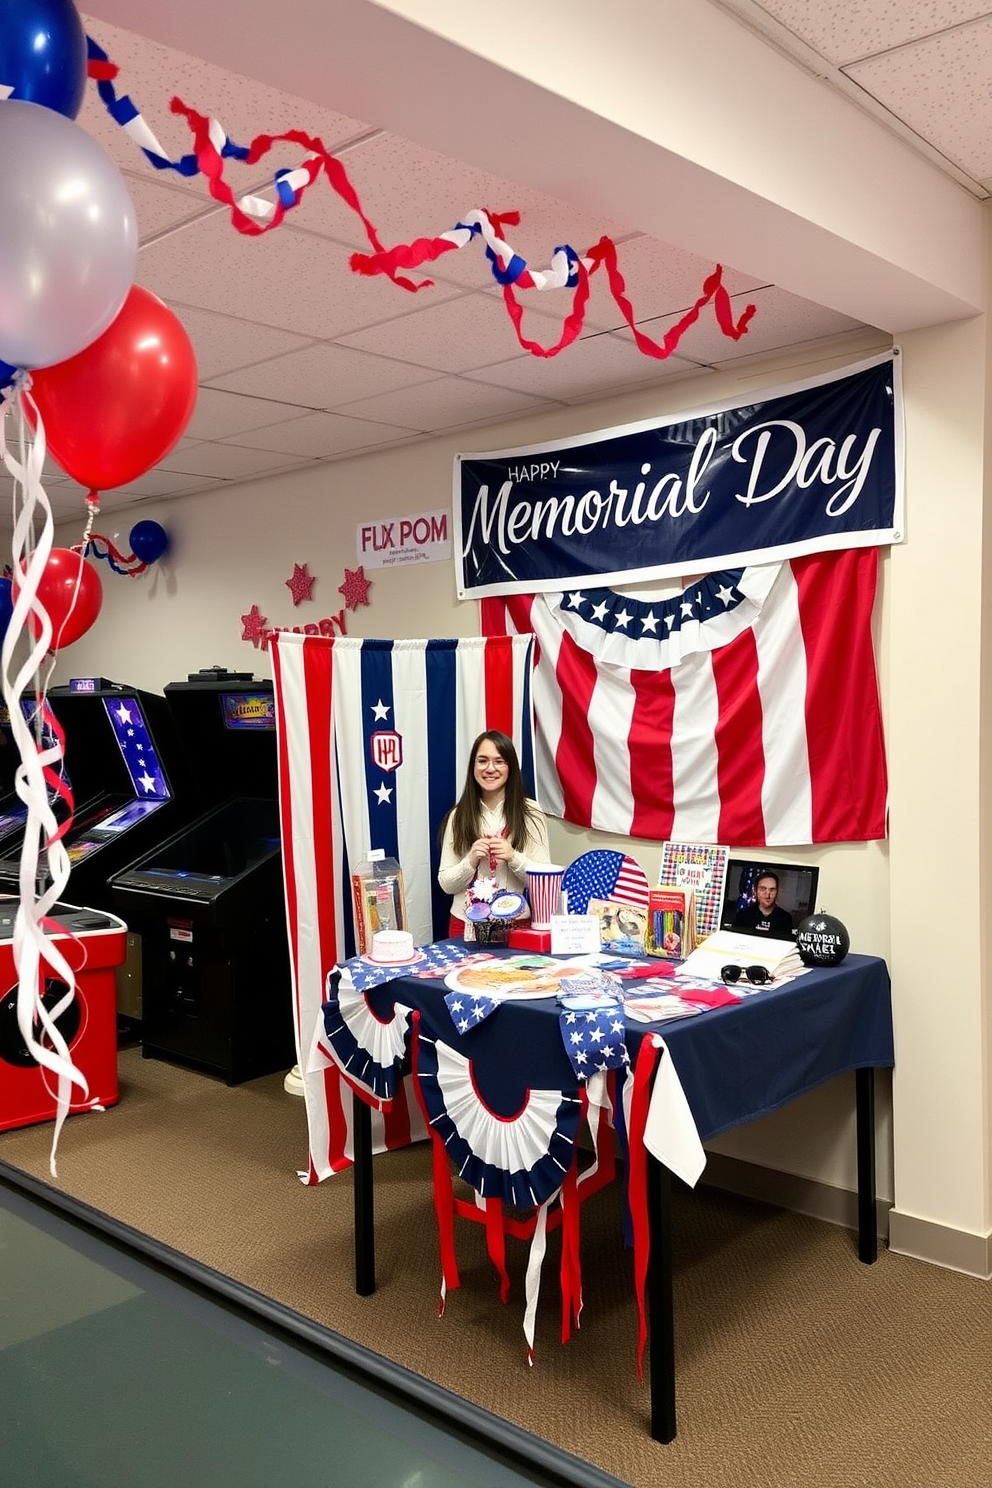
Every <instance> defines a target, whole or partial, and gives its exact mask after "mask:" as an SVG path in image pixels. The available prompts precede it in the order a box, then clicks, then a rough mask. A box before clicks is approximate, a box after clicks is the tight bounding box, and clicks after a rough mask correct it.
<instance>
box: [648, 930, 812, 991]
mask: <svg viewBox="0 0 992 1488" xmlns="http://www.w3.org/2000/svg"><path fill="white" fill-rule="evenodd" d="M725 966H741V967H744V968H747V967H748V966H763V967H764V968H765V970H766V971H767V972H768V974H769V975H770V976H772V977H774V978H775V980H776V981H782V980H784V979H785V978H786V977H792V976H795V975H796V973H797V972H800V971H802V970H803V963H802V959H801V957H800V955H799V947H798V946H797V945H796V943H795V941H794V940H770V939H766V937H765V936H763V935H762V936H758V935H743V934H742V933H741V932H740V931H738V930H717V931H715V932H714V934H712V935H708V936H707V937H706V939H705V940H704V941H702V942H701V943H700V944H699V945H698V946H697V947H696V949H695V950H694V951H693V953H692V955H691V956H689V957H687V959H686V960H685V961H684V962H683V963H682V965H681V966H680V967H679V968H678V969H677V971H676V973H675V975H676V977H681V976H698V977H706V978H707V979H708V980H709V981H712V982H721V981H722V980H723V968H724V967H725ZM747 989H748V984H747V981H746V979H745V978H744V976H741V979H740V990H741V991H746V990H747Z"/></svg>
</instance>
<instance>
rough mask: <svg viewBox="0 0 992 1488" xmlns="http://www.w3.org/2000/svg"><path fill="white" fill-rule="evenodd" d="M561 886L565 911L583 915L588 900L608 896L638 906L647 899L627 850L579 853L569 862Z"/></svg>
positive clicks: (643, 881)
mask: <svg viewBox="0 0 992 1488" xmlns="http://www.w3.org/2000/svg"><path fill="white" fill-rule="evenodd" d="M561 886H562V889H563V891H564V892H565V893H567V894H568V912H569V914H585V913H586V912H587V910H588V908H589V900H590V899H612V900H613V901H614V903H617V904H636V905H638V906H639V907H641V908H645V907H646V906H647V902H648V880H647V876H646V874H645V872H644V869H643V868H642V867H641V865H640V863H637V862H635V860H634V859H633V858H632V857H630V856H629V855H628V854H627V853H621V852H607V851H606V850H605V849H604V848H596V849H594V850H593V851H592V852H587V853H583V854H582V856H581V857H579V858H576V859H575V862H574V863H570V864H569V866H568V867H567V868H566V869H565V873H564V876H563V877H562V881H561Z"/></svg>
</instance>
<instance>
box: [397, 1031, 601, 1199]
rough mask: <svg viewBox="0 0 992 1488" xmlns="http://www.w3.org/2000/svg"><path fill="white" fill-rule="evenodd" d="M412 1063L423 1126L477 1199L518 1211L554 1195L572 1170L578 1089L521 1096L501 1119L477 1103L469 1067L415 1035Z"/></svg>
mask: <svg viewBox="0 0 992 1488" xmlns="http://www.w3.org/2000/svg"><path fill="white" fill-rule="evenodd" d="M418 1065H419V1073H420V1089H421V1094H422V1095H423V1099H424V1106H425V1107H426V1110H427V1116H428V1119H429V1121H430V1124H431V1126H432V1127H433V1128H434V1130H435V1131H436V1132H437V1133H438V1135H439V1136H440V1138H441V1140H442V1142H443V1143H444V1146H445V1149H446V1151H447V1153H448V1156H449V1158H450V1159H451V1161H452V1162H453V1163H454V1165H455V1168H456V1169H457V1171H458V1174H459V1176H460V1177H462V1178H464V1179H465V1181H466V1183H469V1184H471V1186H472V1187H473V1188H474V1189H475V1191H476V1193H478V1194H481V1195H483V1197H485V1198H500V1199H502V1200H503V1202H504V1203H505V1204H512V1205H513V1206H514V1207H515V1208H517V1209H529V1208H533V1207H535V1206H536V1205H538V1204H543V1203H544V1202H545V1201H546V1200H547V1199H549V1198H551V1196H552V1194H554V1193H557V1191H558V1189H559V1188H560V1187H561V1185H562V1183H563V1181H564V1179H565V1175H566V1174H567V1172H568V1170H569V1168H570V1166H571V1163H572V1156H573V1149H574V1145H575V1139H576V1137H577V1135H578V1130H579V1123H580V1121H581V1118H582V1102H581V1100H580V1097H579V1092H578V1087H577V1086H576V1087H575V1088H573V1089H570V1090H528V1092H527V1098H526V1100H525V1101H524V1103H523V1105H522V1106H521V1107H520V1109H519V1110H518V1111H517V1112H516V1113H515V1114H514V1115H512V1116H507V1115H503V1114H499V1113H498V1112H496V1111H493V1110H491V1109H490V1108H489V1107H488V1106H487V1105H486V1103H485V1102H484V1101H483V1099H482V1097H481V1095H480V1094H479V1086H478V1081H477V1080H476V1079H475V1077H474V1075H473V1071H472V1061H471V1060H470V1059H466V1058H465V1056H464V1054H460V1053H459V1052H458V1050H457V1049H452V1048H451V1047H450V1046H449V1045H448V1044H444V1043H442V1042H441V1040H440V1039H437V1040H434V1039H430V1038H427V1037H426V1036H425V1035H424V1034H423V1033H421V1035H420V1052H419V1054H418Z"/></svg>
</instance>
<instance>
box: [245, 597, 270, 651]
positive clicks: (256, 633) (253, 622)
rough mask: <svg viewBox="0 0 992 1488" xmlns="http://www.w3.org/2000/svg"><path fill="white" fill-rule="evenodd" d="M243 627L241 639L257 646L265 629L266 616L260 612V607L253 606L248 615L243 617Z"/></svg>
mask: <svg viewBox="0 0 992 1488" xmlns="http://www.w3.org/2000/svg"><path fill="white" fill-rule="evenodd" d="M241 626H242V630H241V639H242V640H243V641H253V642H254V643H255V644H256V645H257V644H258V642H259V641H260V640H261V638H262V632H263V630H264V629H265V616H264V615H263V614H261V613H260V612H259V608H258V605H256V604H253V605H252V607H251V609H250V610H249V611H248V613H247V615H242V616H241Z"/></svg>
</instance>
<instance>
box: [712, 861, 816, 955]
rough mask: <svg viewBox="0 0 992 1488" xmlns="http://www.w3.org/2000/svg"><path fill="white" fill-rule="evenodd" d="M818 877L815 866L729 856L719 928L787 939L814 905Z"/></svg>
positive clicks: (789, 938) (770, 937)
mask: <svg viewBox="0 0 992 1488" xmlns="http://www.w3.org/2000/svg"><path fill="white" fill-rule="evenodd" d="M819 877H820V870H819V868H803V867H801V866H800V865H799V864H797V863H754V862H751V861H749V860H747V859H743V858H731V859H730V862H729V863H728V864H727V885H726V889H725V890H724V898H723V910H722V912H721V915H720V929H721V930H740V931H742V932H743V933H744V934H745V935H762V936H765V937H767V938H769V939H771V940H791V939H792V938H793V937H794V935H795V933H796V929H797V927H798V926H799V925H800V924H802V922H803V920H804V919H805V918H806V916H807V915H810V914H812V913H813V911H814V909H815V908H816V885H817V882H818V880H819Z"/></svg>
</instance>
